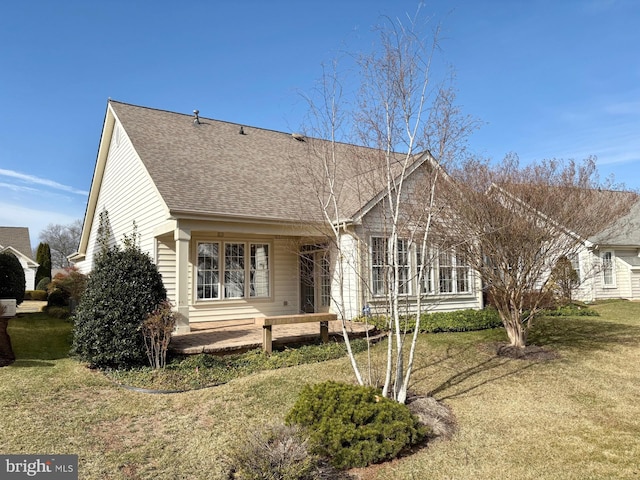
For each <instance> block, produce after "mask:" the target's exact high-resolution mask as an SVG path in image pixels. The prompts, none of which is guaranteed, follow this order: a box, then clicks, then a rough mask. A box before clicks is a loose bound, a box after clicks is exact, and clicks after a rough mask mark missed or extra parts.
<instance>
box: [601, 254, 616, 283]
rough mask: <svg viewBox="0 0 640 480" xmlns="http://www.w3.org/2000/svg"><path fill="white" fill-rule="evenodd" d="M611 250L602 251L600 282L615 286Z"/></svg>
mask: <svg viewBox="0 0 640 480" xmlns="http://www.w3.org/2000/svg"><path fill="white" fill-rule="evenodd" d="M614 273H615V271H614V263H613V252H602V283H603V284H604V286H605V287H613V286H615V276H614Z"/></svg>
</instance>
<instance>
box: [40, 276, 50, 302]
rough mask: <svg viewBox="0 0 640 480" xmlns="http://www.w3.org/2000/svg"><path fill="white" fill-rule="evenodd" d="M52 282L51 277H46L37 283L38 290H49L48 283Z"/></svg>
mask: <svg viewBox="0 0 640 480" xmlns="http://www.w3.org/2000/svg"><path fill="white" fill-rule="evenodd" d="M50 283H51V279H50V278H49V277H44V278H43V279H42V280H40V281H39V282H38V283H37V284H36V290H43V291H45V292H46V291H47V285H49V284H50ZM45 300H46V299H45Z"/></svg>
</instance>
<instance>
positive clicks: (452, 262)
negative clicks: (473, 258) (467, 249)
mask: <svg viewBox="0 0 640 480" xmlns="http://www.w3.org/2000/svg"><path fill="white" fill-rule="evenodd" d="M438 288H439V292H440V293H469V292H470V291H471V270H470V268H469V263H468V262H467V260H466V259H465V258H464V256H462V255H461V254H456V253H455V252H453V251H451V250H447V251H444V252H440V255H438Z"/></svg>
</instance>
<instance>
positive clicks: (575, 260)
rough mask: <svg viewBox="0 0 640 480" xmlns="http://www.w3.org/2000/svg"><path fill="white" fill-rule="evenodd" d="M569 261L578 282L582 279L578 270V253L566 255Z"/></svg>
mask: <svg viewBox="0 0 640 480" xmlns="http://www.w3.org/2000/svg"><path fill="white" fill-rule="evenodd" d="M567 258H568V259H569V262H571V268H573V269H574V270H575V272H576V275H577V276H578V278H577V283H578V284H579V283H580V282H581V281H582V273H581V272H580V255H579V254H578V253H571V254H569V256H568V257H567Z"/></svg>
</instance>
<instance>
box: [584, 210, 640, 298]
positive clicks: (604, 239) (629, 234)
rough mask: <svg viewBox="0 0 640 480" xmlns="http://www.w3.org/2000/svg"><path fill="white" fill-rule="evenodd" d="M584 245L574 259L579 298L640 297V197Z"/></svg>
mask: <svg viewBox="0 0 640 480" xmlns="http://www.w3.org/2000/svg"><path fill="white" fill-rule="evenodd" d="M582 245H583V248H581V249H580V251H579V252H577V254H576V255H575V257H574V258H573V263H574V268H575V270H576V271H577V272H578V274H579V276H580V278H581V283H580V286H579V287H578V288H577V291H576V298H578V299H580V300H582V301H587V302H592V301H595V300H603V299H608V298H624V299H628V300H640V200H638V201H637V202H636V203H634V204H633V205H632V207H631V208H630V209H629V212H628V213H627V214H626V215H624V216H622V217H620V218H617V219H615V220H614V221H613V222H612V223H611V224H610V225H609V226H608V227H607V228H606V229H604V230H603V231H602V232H600V233H598V234H596V235H593V236H591V237H590V238H588V239H586V240H585V241H584V242H583V243H582Z"/></svg>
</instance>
